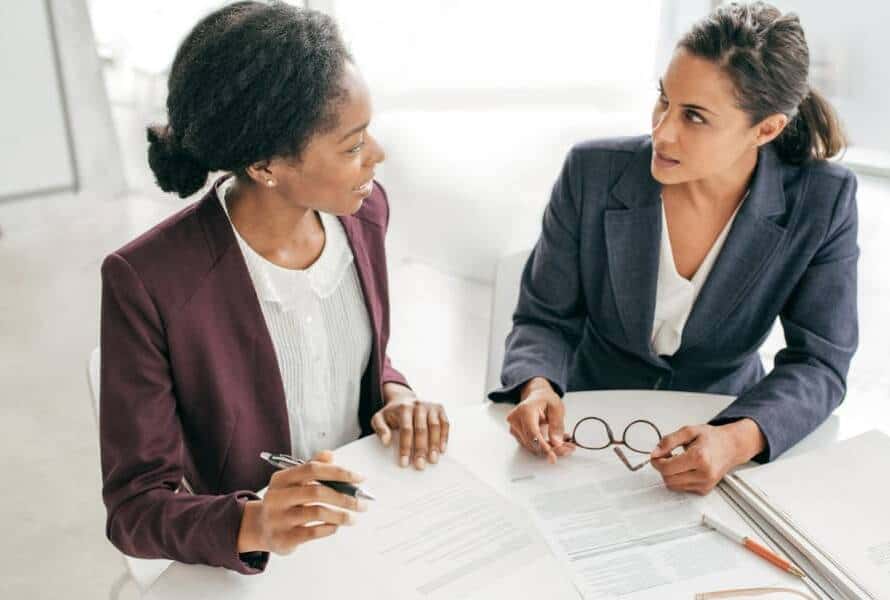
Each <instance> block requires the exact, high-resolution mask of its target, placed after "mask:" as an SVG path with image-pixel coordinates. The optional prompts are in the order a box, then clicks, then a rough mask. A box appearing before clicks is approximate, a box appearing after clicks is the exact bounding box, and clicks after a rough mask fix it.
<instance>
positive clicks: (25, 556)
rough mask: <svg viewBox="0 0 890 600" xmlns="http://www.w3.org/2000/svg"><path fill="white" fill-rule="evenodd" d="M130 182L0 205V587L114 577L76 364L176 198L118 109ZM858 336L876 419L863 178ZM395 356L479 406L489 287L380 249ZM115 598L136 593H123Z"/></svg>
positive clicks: (883, 377) (35, 589) (879, 227)
mask: <svg viewBox="0 0 890 600" xmlns="http://www.w3.org/2000/svg"><path fill="white" fill-rule="evenodd" d="M117 117H118V121H119V122H120V123H122V124H123V125H122V126H121V131H120V133H119V135H120V136H121V138H122V140H121V147H123V148H135V149H136V151H134V153H133V154H132V155H129V156H127V157H126V160H125V163H126V165H125V166H126V169H127V175H128V178H129V180H130V181H131V182H132V184H133V185H132V187H133V189H134V191H133V192H132V193H130V194H128V195H127V196H125V197H123V198H104V197H94V196H93V195H91V194H90V193H89V192H88V191H86V192H84V193H82V194H79V195H77V196H72V195H57V196H51V197H46V198H31V199H26V200H20V201H13V202H6V203H0V230H2V233H0V281H2V284H0V285H2V293H0V357H2V360H0V382H2V385H0V392H2V399H3V400H2V402H0V422H2V423H3V435H2V442H0V444H2V446H3V448H2V450H3V451H2V452H0V466H2V473H3V478H4V484H5V486H6V489H5V492H4V493H3V494H2V496H0V509H2V514H3V517H4V520H5V521H6V522H7V523H9V525H7V526H4V527H2V531H3V536H2V537H3V538H4V543H3V544H2V546H0V596H2V597H5V598H19V597H22V598H35V599H42V598H46V599H55V598H66V599H69V600H75V599H81V598H83V599H95V598H103V597H105V596H106V594H107V591H108V589H109V587H110V586H111V584H112V582H113V581H114V580H115V579H116V578H117V577H118V576H119V575H120V573H121V572H122V563H121V561H120V557H119V555H118V554H117V552H116V551H115V550H114V549H113V548H112V547H111V546H110V545H109V544H108V543H107V542H106V541H105V538H104V535H103V526H104V509H103V506H102V503H101V499H100V478H99V467H98V446H97V441H96V426H95V422H94V418H93V414H92V411H91V406H90V400H89V392H88V388H87V384H86V360H87V356H88V353H89V352H90V350H91V349H92V348H93V347H94V346H95V345H96V344H97V341H98V322H99V312H98V306H99V293H100V282H99V265H100V261H101V260H102V258H103V257H104V256H105V255H106V254H107V253H108V252H110V251H112V250H114V249H115V248H117V247H118V246H120V245H121V244H122V243H123V242H125V241H127V240H129V239H130V238H132V237H134V236H135V235H136V234H138V233H139V232H141V231H143V230H144V229H145V228H147V227H148V226H150V225H151V224H153V223H155V222H157V221H158V220H159V219H160V218H162V217H163V216H165V215H167V214H169V213H171V212H173V211H174V210H176V209H178V208H179V207H180V206H182V202H181V201H180V200H178V199H175V198H169V197H166V196H164V195H163V194H160V193H158V192H154V191H152V188H151V180H150V177H149V175H148V174H147V172H146V170H145V167H144V165H143V157H142V155H141V150H140V148H142V145H141V139H144V138H142V137H141V136H142V133H141V130H140V127H141V124H139V123H136V122H135V121H131V122H128V121H127V119H126V118H125V116H124V117H121V115H120V114H118V115H117ZM860 214H861V223H862V225H861V234H860V240H861V245H862V249H863V255H862V261H861V263H860V273H861V307H860V310H861V322H862V344H861V347H860V352H859V354H858V355H857V358H856V361H855V362H854V365H853V369H852V372H851V376H850V393H849V400H848V402H857V403H867V404H868V405H869V406H872V407H874V411H875V412H874V414H875V415H880V416H882V417H883V418H885V419H886V418H888V416H890V413H888V408H887V407H888V402H887V401H888V400H890V370H887V369H886V366H885V365H886V359H887V357H888V356H890V341H888V340H890V311H888V309H887V305H888V299H890V278H888V277H887V274H888V271H887V267H886V262H885V261H886V258H885V257H886V256H888V255H890V236H888V235H887V234H886V232H887V231H890V183H888V181H887V180H868V179H863V181H862V185H861V188H860ZM390 262H391V266H390V276H391V287H392V292H391V294H392V308H393V312H392V314H393V324H392V330H393V339H392V346H391V356H392V358H393V361H394V363H395V364H396V365H398V366H399V367H400V368H401V369H402V370H403V371H404V372H405V373H406V374H408V376H409V378H410V379H411V381H412V382H413V384H414V386H415V388H416V389H417V390H418V391H419V392H420V394H421V395H422V396H423V397H424V398H426V399H429V400H433V401H438V402H442V403H444V404H446V405H448V406H458V405H461V404H469V403H475V402H481V401H482V399H483V393H484V390H483V387H484V384H483V381H484V374H485V368H486V348H487V343H488V325H489V321H490V306H491V286H490V285H489V284H487V283H481V282H478V281H472V280H468V279H463V278H460V277H457V276H454V275H450V274H448V273H443V272H441V271H438V270H436V269H433V268H431V267H429V266H426V265H424V264H423V263H420V262H417V261H415V260H413V259H412V257H411V256H392V257H390ZM124 597H134V591H133V590H132V589H129V590H127V591H126V593H125V595H124Z"/></svg>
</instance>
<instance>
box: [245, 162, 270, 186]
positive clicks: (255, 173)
mask: <svg viewBox="0 0 890 600" xmlns="http://www.w3.org/2000/svg"><path fill="white" fill-rule="evenodd" d="M244 171H245V173H247V176H248V177H250V180H251V181H252V182H253V183H254V184H256V185H259V186H262V187H266V186H267V185H269V182H270V181H272V182H274V181H275V174H274V173H273V172H272V171H273V169H272V163H271V162H270V161H268V160H261V161H258V162H255V163H253V164H252V165H250V166H248V167H247V168H246V169H245V170H244Z"/></svg>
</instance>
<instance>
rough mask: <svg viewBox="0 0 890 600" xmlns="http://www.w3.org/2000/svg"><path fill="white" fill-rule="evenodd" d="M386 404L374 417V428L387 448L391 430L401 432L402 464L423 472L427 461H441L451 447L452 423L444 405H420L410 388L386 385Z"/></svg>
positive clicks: (395, 384)
mask: <svg viewBox="0 0 890 600" xmlns="http://www.w3.org/2000/svg"><path fill="white" fill-rule="evenodd" d="M383 394H384V401H385V404H384V406H383V408H381V409H380V410H378V411H377V413H376V414H375V415H374V416H373V417H372V418H371V427H373V428H374V431H375V432H376V433H377V437H379V438H380V441H381V442H383V445H384V446H389V444H390V443H391V442H392V430H393V429H398V430H399V464H400V465H401V466H403V467H407V466H408V464H409V463H413V464H414V467H415V468H416V469H418V470H422V469H424V468H425V467H426V462H427V460H429V462H431V463H437V462H439V454H440V453H441V454H444V453H445V450H446V448H447V447H448V434H449V432H450V430H451V424H450V423H449V422H448V416H447V415H446V414H445V409H444V408H443V407H442V405H441V404H433V403H431V402H421V401H420V400H418V399H417V397H416V396H415V395H414V392H412V391H411V390H410V389H409V388H407V387H405V386H403V385H399V384H397V383H387V384H386V385H385V386H384V389H383Z"/></svg>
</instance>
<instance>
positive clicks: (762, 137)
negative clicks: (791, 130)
mask: <svg viewBox="0 0 890 600" xmlns="http://www.w3.org/2000/svg"><path fill="white" fill-rule="evenodd" d="M786 125H788V115H784V114H782V113H777V114H774V115H770V116H768V117H766V118H765V119H763V120H762V121H761V122H760V123H758V124H757V125H756V126H755V130H756V137H755V143H756V144H757V145H758V146H763V145H764V144H768V143H770V142H771V141H773V140H774V139H776V138H777V137H779V134H781V133H782V131H784V130H785V126H786Z"/></svg>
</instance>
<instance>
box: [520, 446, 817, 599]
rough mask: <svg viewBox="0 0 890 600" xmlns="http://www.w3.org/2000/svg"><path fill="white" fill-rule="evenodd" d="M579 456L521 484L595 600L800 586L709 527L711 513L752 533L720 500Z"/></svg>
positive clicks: (612, 460) (610, 461)
mask: <svg viewBox="0 0 890 600" xmlns="http://www.w3.org/2000/svg"><path fill="white" fill-rule="evenodd" d="M598 454H599V456H600V457H601V458H599V457H598V458H589V459H585V458H583V457H576V456H572V457H569V458H568V459H563V460H562V461H560V462H561V463H563V464H560V465H558V466H557V468H554V466H550V465H548V466H547V467H545V468H539V469H536V472H535V473H533V474H530V475H525V476H519V477H516V481H515V486H516V491H517V495H518V496H522V497H524V498H525V501H526V503H527V505H528V507H529V510H530V512H531V514H532V515H533V518H534V520H535V522H536V525H537V526H538V528H539V529H540V530H541V531H542V533H543V535H544V537H545V539H546V540H547V542H548V544H549V546H550V548H551V550H552V551H553V553H554V554H555V555H556V556H557V558H558V559H559V560H560V562H561V563H562V564H563V566H564V568H565V570H566V572H567V574H568V575H569V576H570V577H571V578H572V580H573V582H574V583H575V586H576V588H577V589H578V591H579V592H580V594H581V595H582V596H583V598H585V599H602V598H625V597H627V598H666V597H670V598H673V597H682V596H683V595H684V594H688V596H687V597H691V596H692V595H693V594H695V593H698V592H707V591H714V590H722V589H727V588H733V587H738V588H744V587H753V586H756V587H766V586H780V587H789V586H791V587H795V588H796V589H803V588H802V586H800V585H799V583H798V582H795V581H794V580H793V578H792V577H790V576H788V575H787V574H784V573H782V572H781V571H778V570H777V569H775V567H773V566H772V565H769V564H767V563H764V562H763V561H761V560H760V559H758V558H757V557H755V556H753V555H751V554H750V553H749V552H747V551H746V550H744V549H742V548H741V547H740V546H738V545H737V544H735V543H733V542H731V541H730V540H727V539H726V538H724V537H723V536H721V535H720V534H718V533H716V532H714V531H712V530H710V529H708V528H706V527H705V526H703V525H702V524H701V515H702V513H703V512H708V513H709V514H712V515H714V516H719V518H721V519H722V520H725V521H726V522H728V523H732V524H733V526H734V527H735V528H737V529H738V530H740V531H749V530H750V528H749V527H748V526H747V524H746V523H744V521H742V520H741V519H740V517H738V515H736V514H735V513H734V511H733V510H732V509H731V508H730V507H729V506H728V505H727V504H726V503H725V502H724V500H723V499H722V498H721V497H720V496H718V495H717V494H716V493H712V494H711V495H709V496H706V497H700V496H694V495H690V494H682V493H677V492H672V491H670V490H668V489H667V488H665V487H664V484H663V482H662V480H661V476H660V475H659V474H658V473H657V472H655V471H654V469H652V468H651V467H648V466H647V467H644V469H643V470H641V471H637V472H631V471H628V470H627V469H625V468H624V467H623V466H622V465H621V463H619V462H618V459H617V457H615V456H614V455H613V454H612V453H610V452H602V453H598Z"/></svg>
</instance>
